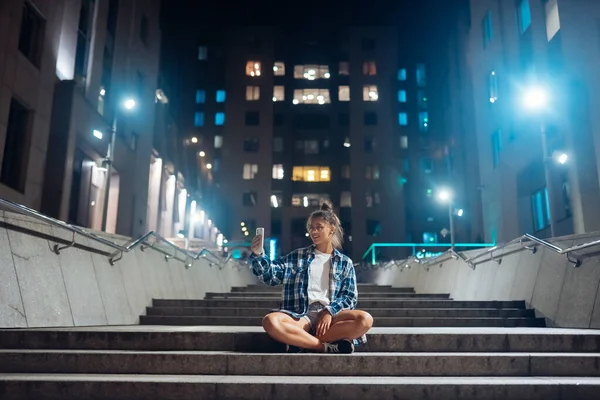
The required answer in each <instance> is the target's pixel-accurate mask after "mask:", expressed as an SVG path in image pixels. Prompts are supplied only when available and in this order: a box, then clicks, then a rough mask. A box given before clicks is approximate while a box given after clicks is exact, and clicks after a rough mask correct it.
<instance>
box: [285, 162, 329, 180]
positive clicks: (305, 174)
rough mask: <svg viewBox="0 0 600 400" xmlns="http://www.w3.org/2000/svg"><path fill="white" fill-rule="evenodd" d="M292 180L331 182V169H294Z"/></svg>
mask: <svg viewBox="0 0 600 400" xmlns="http://www.w3.org/2000/svg"><path fill="white" fill-rule="evenodd" d="M292 180H294V181H299V182H329V181H330V180H331V170H330V169H329V167H297V166H296V167H294V169H293V171H292Z"/></svg>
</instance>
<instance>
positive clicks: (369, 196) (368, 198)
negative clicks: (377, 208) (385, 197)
mask: <svg viewBox="0 0 600 400" xmlns="http://www.w3.org/2000/svg"><path fill="white" fill-rule="evenodd" d="M365 202H366V205H367V208H371V207H373V195H372V194H371V192H366V193H365Z"/></svg>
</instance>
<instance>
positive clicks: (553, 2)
mask: <svg viewBox="0 0 600 400" xmlns="http://www.w3.org/2000/svg"><path fill="white" fill-rule="evenodd" d="M544 7H545V11H546V37H547V38H548V41H551V40H552V38H553V37H554V35H556V34H557V33H558V31H559V30H560V15H559V13H558V0H547V1H546V4H545V5H544Z"/></svg>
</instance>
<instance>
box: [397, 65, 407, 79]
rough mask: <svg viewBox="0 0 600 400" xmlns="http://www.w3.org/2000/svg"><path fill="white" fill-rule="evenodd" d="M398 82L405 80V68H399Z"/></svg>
mask: <svg viewBox="0 0 600 400" xmlns="http://www.w3.org/2000/svg"><path fill="white" fill-rule="evenodd" d="M398 80H399V81H405V80H406V68H400V69H399V70H398Z"/></svg>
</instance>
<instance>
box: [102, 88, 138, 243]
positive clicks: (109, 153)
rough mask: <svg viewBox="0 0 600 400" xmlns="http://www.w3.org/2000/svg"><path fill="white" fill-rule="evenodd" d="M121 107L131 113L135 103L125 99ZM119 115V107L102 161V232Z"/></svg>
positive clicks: (105, 216) (104, 225)
mask: <svg viewBox="0 0 600 400" xmlns="http://www.w3.org/2000/svg"><path fill="white" fill-rule="evenodd" d="M121 106H122V107H123V108H124V109H125V110H127V111H132V110H133V109H134V108H135V106H136V102H135V100H134V99H132V98H128V99H125V100H124V101H123V102H122V103H121ZM118 114H119V107H117V108H116V110H115V113H114V116H113V121H112V129H111V132H110V143H109V144H108V149H107V151H106V158H105V159H104V163H105V164H106V185H105V187H104V205H103V207H102V230H103V231H104V232H106V224H107V216H108V199H109V194H110V180H111V175H112V165H113V160H114V158H115V142H116V140H117V115H118Z"/></svg>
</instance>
